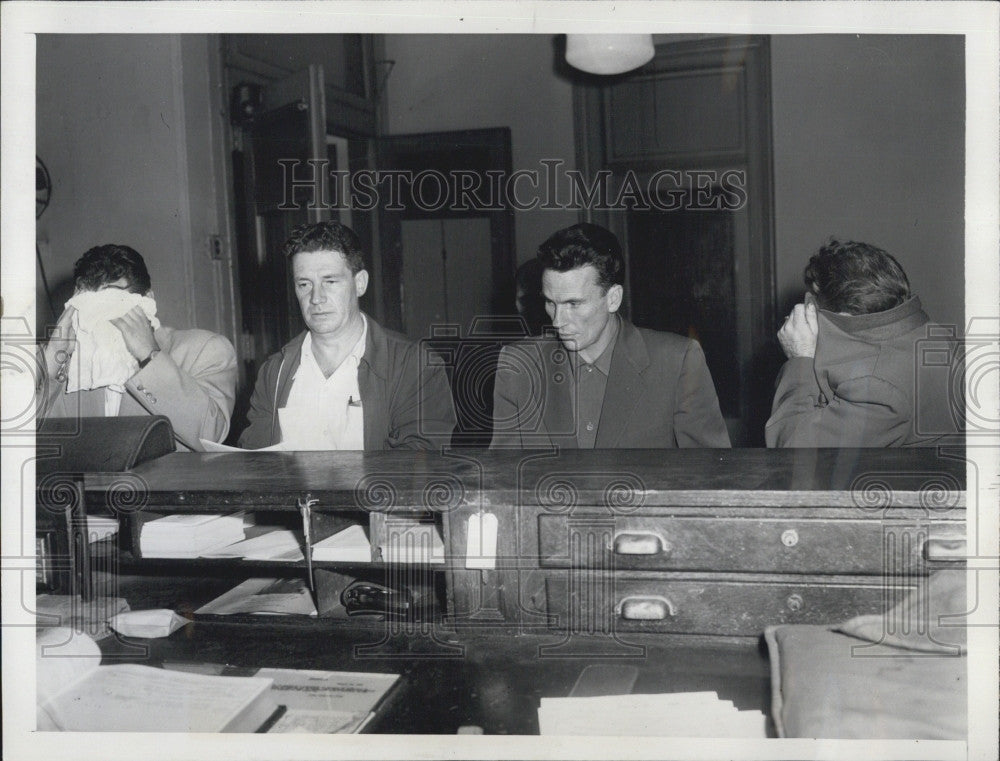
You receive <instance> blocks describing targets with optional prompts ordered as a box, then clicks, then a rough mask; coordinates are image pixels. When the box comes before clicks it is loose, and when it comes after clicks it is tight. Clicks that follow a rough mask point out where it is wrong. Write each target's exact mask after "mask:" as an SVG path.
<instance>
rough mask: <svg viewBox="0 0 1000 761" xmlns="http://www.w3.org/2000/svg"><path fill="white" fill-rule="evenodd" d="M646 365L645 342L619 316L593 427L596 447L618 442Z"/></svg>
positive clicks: (637, 400)
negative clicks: (598, 416)
mask: <svg viewBox="0 0 1000 761" xmlns="http://www.w3.org/2000/svg"><path fill="white" fill-rule="evenodd" d="M648 366H649V354H648V353H647V352H646V342H645V341H643V340H642V336H641V335H640V334H639V331H638V330H636V329H635V326H633V325H632V323H631V322H629V321H628V320H626V319H625V318H624V317H623V318H621V325H620V327H619V333H618V340H617V341H616V342H615V350H614V353H613V354H612V355H611V370H610V372H609V373H608V385H607V387H606V388H605V390H604V405H603V406H602V407H601V421H600V423H599V424H598V426H597V440H596V441H595V443H594V446H595V447H596V448H597V449H608V448H612V447H616V446H618V445H619V442H620V440H621V438H622V435H623V434H624V432H625V431H626V430H627V428H628V424H629V421H630V420H631V418H632V413H633V412H634V411H635V408H636V406H637V405H638V403H639V396H640V394H639V388H640V383H641V380H642V372H643V371H644V370H645V369H646V367H648Z"/></svg>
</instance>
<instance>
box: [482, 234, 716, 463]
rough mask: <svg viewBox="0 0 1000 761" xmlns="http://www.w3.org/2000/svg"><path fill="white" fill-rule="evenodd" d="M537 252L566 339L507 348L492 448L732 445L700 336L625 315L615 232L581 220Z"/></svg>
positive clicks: (550, 306)
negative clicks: (648, 325) (641, 323)
mask: <svg viewBox="0 0 1000 761" xmlns="http://www.w3.org/2000/svg"><path fill="white" fill-rule="evenodd" d="M538 258H539V260H540V261H541V262H542V266H543V268H544V270H543V274H542V291H543V293H544V296H545V306H546V310H547V312H548V314H549V317H550V318H551V319H552V327H553V328H554V330H555V332H556V334H557V336H558V340H556V339H554V338H543V339H526V340H524V341H518V342H517V343H514V344H511V345H510V346H507V347H505V348H504V350H503V351H502V352H501V355H500V360H499V363H498V367H497V376H496V386H495V389H494V394H493V400H494V401H493V441H492V444H491V446H492V447H493V448H495V449H499V448H521V447H548V446H559V447H566V448H581V449H585V448H597V449H605V448H661V447H729V446H730V442H729V434H728V432H727V430H726V424H725V421H724V420H723V418H722V413H721V412H720V410H719V400H718V397H717V396H716V393H715V386H714V384H713V383H712V376H711V374H710V373H709V371H708V366H707V365H706V364H705V356H704V354H703V353H702V350H701V347H700V346H699V345H698V343H697V342H696V341H693V340H691V339H689V338H684V337H682V336H678V335H674V334H672V333H661V332H657V331H654V330H646V329H643V328H637V327H635V326H634V325H632V323H630V322H629V321H628V320H626V319H624V318H623V317H621V316H620V315H619V314H618V309H619V307H620V306H621V303H622V296H623V290H624V289H623V282H624V279H625V263H624V258H623V256H622V250H621V244H620V243H619V242H618V239H617V238H616V237H615V236H614V235H613V234H612V233H611V232H609V231H608V230H606V229H604V228H603V227H600V226H598V225H592V224H579V225H574V226H573V227H569V228H566V229H565V230H560V231H559V232H557V233H555V234H554V235H552V236H551V237H550V238H549V239H548V240H547V241H545V243H543V244H542V245H541V247H540V248H539V250H538Z"/></svg>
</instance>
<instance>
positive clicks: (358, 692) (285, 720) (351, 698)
mask: <svg viewBox="0 0 1000 761" xmlns="http://www.w3.org/2000/svg"><path fill="white" fill-rule="evenodd" d="M257 677H258V678H265V679H270V680H272V686H271V695H272V697H273V698H274V701H275V702H276V703H278V704H279V705H283V706H285V709H286V710H285V713H284V714H283V715H282V716H281V718H280V719H278V721H277V722H276V723H275V724H274V726H273V727H271V728H270V729H269V730H268V731H269V732H309V733H313V734H331V733H339V734H348V733H352V732H357V731H359V730H360V729H361V728H362V727H363V726H364V725H365V724H366V723H367V722H368V720H369V719H370V718H371V716H372V715H373V714H374V713H376V712H377V711H378V706H379V704H380V703H381V702H382V700H383V698H384V697H385V696H386V695H387V694H388V692H389V690H390V689H391V688H392V686H393V685H394V684H396V681H397V680H398V679H399V675H398V674H377V673H363V672H349V671H310V670H305V669H266V668H265V669H260V670H259V671H258V672H257Z"/></svg>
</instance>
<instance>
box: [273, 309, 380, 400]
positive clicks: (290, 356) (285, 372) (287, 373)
mask: <svg viewBox="0 0 1000 761" xmlns="http://www.w3.org/2000/svg"><path fill="white" fill-rule="evenodd" d="M362 314H364V313H362ZM365 320H366V321H367V323H368V328H367V331H366V336H365V353H364V356H363V357H361V362H360V363H359V365H365V366H367V367H368V369H369V370H371V371H372V372H373V373H375V375H377V376H378V377H379V378H381V379H382V380H385V379H386V378H387V377H388V375H389V349H388V341H387V339H386V334H385V330H384V329H383V328H382V326H381V325H379V324H378V323H377V322H375V320H373V319H372V318H371V317H369V316H368V315H367V314H365ZM308 334H309V331H308V330H303V331H302V332H301V333H299V334H298V335H297V336H295V338H293V339H292V340H291V341H289V342H288V343H286V344H285V345H284V346H283V347H282V348H281V368H282V369H281V372H280V374H279V377H278V398H279V399H281V400H282V403H284V398H285V397H287V394H284V395H283V394H282V391H283V390H284V387H285V386H286V384H287V383H288V382H289V381H290V379H291V377H292V376H293V375H294V374H295V371H296V370H297V369H298V367H299V359H300V357H301V356H302V342H303V341H305V339H306V336H307V335H308Z"/></svg>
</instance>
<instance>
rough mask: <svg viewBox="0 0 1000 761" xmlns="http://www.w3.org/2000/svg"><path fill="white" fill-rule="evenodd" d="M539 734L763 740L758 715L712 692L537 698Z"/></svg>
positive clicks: (764, 722)
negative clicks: (751, 738)
mask: <svg viewBox="0 0 1000 761" xmlns="http://www.w3.org/2000/svg"><path fill="white" fill-rule="evenodd" d="M538 727H539V731H540V733H541V734H543V735H607V736H611V735H638V736H660V737H757V738H764V737H767V728H766V727H767V718H766V716H765V715H764V714H763V713H762V712H761V711H740V710H737V708H736V706H734V705H733V704H732V703H731V702H729V701H728V700H720V699H719V696H718V695H717V694H716V693H714V692H678V693H667V694H663V695H611V696H601V697H587V698H542V699H541V705H540V706H539V708H538Z"/></svg>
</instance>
